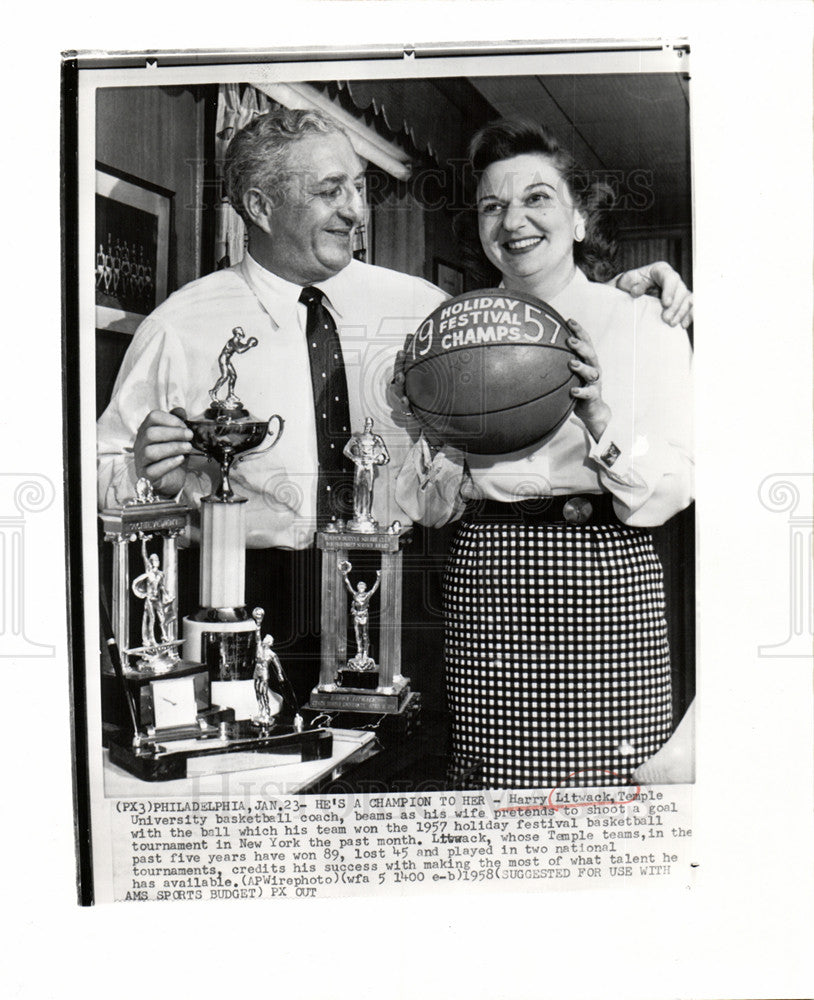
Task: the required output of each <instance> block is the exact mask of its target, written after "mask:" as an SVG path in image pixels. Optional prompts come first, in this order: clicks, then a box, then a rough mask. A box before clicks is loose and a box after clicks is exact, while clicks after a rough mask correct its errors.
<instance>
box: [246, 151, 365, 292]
mask: <svg viewBox="0 0 814 1000" xmlns="http://www.w3.org/2000/svg"><path fill="white" fill-rule="evenodd" d="M284 173H285V178H284V182H283V184H282V185H281V188H280V190H279V191H278V192H276V194H275V195H274V196H273V200H274V204H273V206H272V207H270V208H269V210H268V213H267V215H266V220H267V222H268V228H269V231H268V233H263V234H262V235H260V233H259V232H258V234H257V236H258V239H259V241H260V244H261V245H260V247H258V249H259V250H260V256H261V258H262V259H260V261H259V263H261V264H262V265H263V266H264V267H266V268H268V270H270V271H273V272H274V273H275V274H278V275H279V276H280V277H281V278H285V279H286V280H287V281H292V282H295V283H296V284H301V285H307V284H310V283H311V282H314V281H323V280H325V278H330V277H331V276H332V275H334V274H337V273H338V272H339V271H341V270H342V268H343V267H347V265H348V264H349V263H350V261H351V257H352V237H353V231H354V229H355V228H356V226H358V225H359V223H360V222H361V221H362V218H363V215H364V200H363V190H364V187H363V185H364V167H363V165H362V162H361V160H360V159H359V157H358V156H357V155H356V153H355V152H354V151H353V147H352V146H351V144H350V142H349V141H348V140H347V139H346V138H345V136H344V135H341V134H339V133H336V132H329V133H327V134H310V135H306V136H304V137H303V138H302V139H298V140H297V141H296V142H294V143H292V145H291V146H290V147H289V150H288V155H287V157H286V163H285V167H284Z"/></svg>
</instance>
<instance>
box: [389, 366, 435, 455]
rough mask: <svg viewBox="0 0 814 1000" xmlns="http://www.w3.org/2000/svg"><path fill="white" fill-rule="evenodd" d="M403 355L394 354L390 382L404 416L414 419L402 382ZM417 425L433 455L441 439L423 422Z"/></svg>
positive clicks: (403, 379)
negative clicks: (394, 358)
mask: <svg viewBox="0 0 814 1000" xmlns="http://www.w3.org/2000/svg"><path fill="white" fill-rule="evenodd" d="M405 357H406V354H405V353H404V351H399V352H398V354H397V355H396V361H395V363H394V365H393V378H392V380H391V382H390V384H391V386H392V387H393V391H394V392H395V394H396V395H397V396H398V399H399V403H400V404H401V410H402V413H403V414H404V416H406V417H411V418H412V419H413V420H415V419H416V417H415V414H414V413H413V408H412V405H411V403H410V400H409V399H408V398H407V396H406V395H405V394H404V383H405V381H406V379H405V377H404V359H405ZM419 426H420V427H421V432H422V434H423V435H424V439H425V441H426V443H427V444H428V445H429V447H430V451H431V454H432V455H435V453H436V452H437V451H438V450H439V449H440V448H441V447H442V446H443V441H442V440H441V439H440V438H439V437H436V436H435V434H434V433H433V431H432V430H431V429H430V428H427V427H425V426H424V425H423V424H420V425H419Z"/></svg>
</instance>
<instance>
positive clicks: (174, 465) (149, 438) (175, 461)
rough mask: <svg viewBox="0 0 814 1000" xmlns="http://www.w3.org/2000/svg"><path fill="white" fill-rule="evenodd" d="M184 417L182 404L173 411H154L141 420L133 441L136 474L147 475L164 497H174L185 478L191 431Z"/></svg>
mask: <svg viewBox="0 0 814 1000" xmlns="http://www.w3.org/2000/svg"><path fill="white" fill-rule="evenodd" d="M184 417H186V413H185V411H184V410H183V409H181V407H177V408H176V409H175V410H173V411H172V413H165V412H164V411H163V410H153V411H152V412H151V413H148V414H147V416H146V417H145V418H144V420H143V421H142V424H141V427H139V429H138V433H137V434H136V440H135V442H134V444H133V457H134V458H135V463H136V475H137V476H138V477H139V478H141V477H142V476H146V477H147V478H148V479H149V480H150V482H151V483H152V484H153V489H154V490H155V491H156V492H157V493H160V494H161V495H162V496H165V497H173V496H175V494H176V493H178V492H179V491H180V490H181V489H182V488H183V485H184V480H185V479H186V460H187V455H189V453H190V452H191V451H192V445H191V444H190V442H191V440H192V431H191V430H190V429H189V428H188V427H187V426H186V424H185V423H184V420H183V418H184Z"/></svg>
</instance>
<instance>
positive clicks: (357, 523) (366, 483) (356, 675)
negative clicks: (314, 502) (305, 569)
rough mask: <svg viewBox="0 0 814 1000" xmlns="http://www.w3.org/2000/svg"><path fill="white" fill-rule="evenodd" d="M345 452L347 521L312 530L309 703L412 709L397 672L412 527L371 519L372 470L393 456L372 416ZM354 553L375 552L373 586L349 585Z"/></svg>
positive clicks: (414, 699)
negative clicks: (314, 676) (316, 664)
mask: <svg viewBox="0 0 814 1000" xmlns="http://www.w3.org/2000/svg"><path fill="white" fill-rule="evenodd" d="M344 454H345V456H346V457H347V458H349V459H350V460H351V461H352V462H353V464H354V466H355V471H354V482H353V517H352V518H351V519H350V520H348V521H347V523H345V522H343V521H334V522H332V523H331V524H329V525H328V527H327V528H326V529H325V530H324V531H318V532H317V536H316V544H317V548H319V549H320V550H321V551H322V611H321V662H320V675H319V683H318V684H317V686H316V687H315V688H314V689H313V691H312V692H311V697H310V700H309V703H308V707H309V708H311V709H314V710H319V711H322V712H325V711H332V710H335V711H347V712H377V713H385V714H395V713H402V712H404V711H405V709H407V708H408V706H412V709H416V708H417V706H418V701H419V695H418V693H417V692H414V691H411V690H410V681H409V679H408V678H407V677H404V676H403V675H402V673H401V603H402V561H403V558H402V552H403V548H404V546H405V545H406V543H407V542H408V541H409V539H410V535H411V529H410V528H405V527H403V526H402V525H401V524H400V523H399V522H398V521H394V522H393V523H392V524H391V525H389V526H387V527H381V526H380V525H379V523H378V522H377V521H376V520H375V519H374V517H373V487H374V481H375V476H376V469H377V467H378V466H382V465H386V464H387V463H388V462H389V461H390V455H389V453H388V451H387V447H386V445H385V443H384V441H383V439H382V438H381V436H380V435H378V434H376V433H374V431H373V420H372V418H371V417H367V418H366V419H365V424H364V430H362V431H360V432H357V433H354V434H353V435H352V436H351V438H350V440H349V441H348V443H347V444H346V446H345V449H344ZM352 551H353V552H360V553H374V554H375V556H374V559H375V558H376V557H377V558H378V560H379V562H380V567H379V568H378V569H376V570H375V582H373V584H372V585H371V586H368V583H367V582H366V581H365V580H358V581H357V583H356V585H355V586H354V585H352V584H351V582H350V578H349V576H350V572H351V570H352V569H353V566H352V564H351V562H350V560H349V559H348V554H349V553H350V552H352ZM363 558H364V557H363ZM367 561H369V556H368V557H367ZM376 594H378V595H379V615H378V623H377V625H378V628H377V632H378V657H379V659H378V663H377V662H376V661H375V660H374V659H373V657H372V656H371V655H370V646H371V641H370V625H371V614H370V606H371V601H372V598H373V597H374V595H376ZM348 602H350V610H349V609H348ZM349 620H350V621H351V622H352V623H353V631H354V636H355V640H356V653H355V655H354V656H352V657H350V658H349V657H348V635H347V632H348V622H349Z"/></svg>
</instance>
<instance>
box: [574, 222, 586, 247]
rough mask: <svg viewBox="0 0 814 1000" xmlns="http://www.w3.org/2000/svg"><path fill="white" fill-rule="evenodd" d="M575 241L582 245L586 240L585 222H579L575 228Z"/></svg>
mask: <svg viewBox="0 0 814 1000" xmlns="http://www.w3.org/2000/svg"><path fill="white" fill-rule="evenodd" d="M574 239H575V240H576V241H577V243H582V241H583V240H584V239H585V223H584V222H578V223H577V224H576V225H575V226H574Z"/></svg>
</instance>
